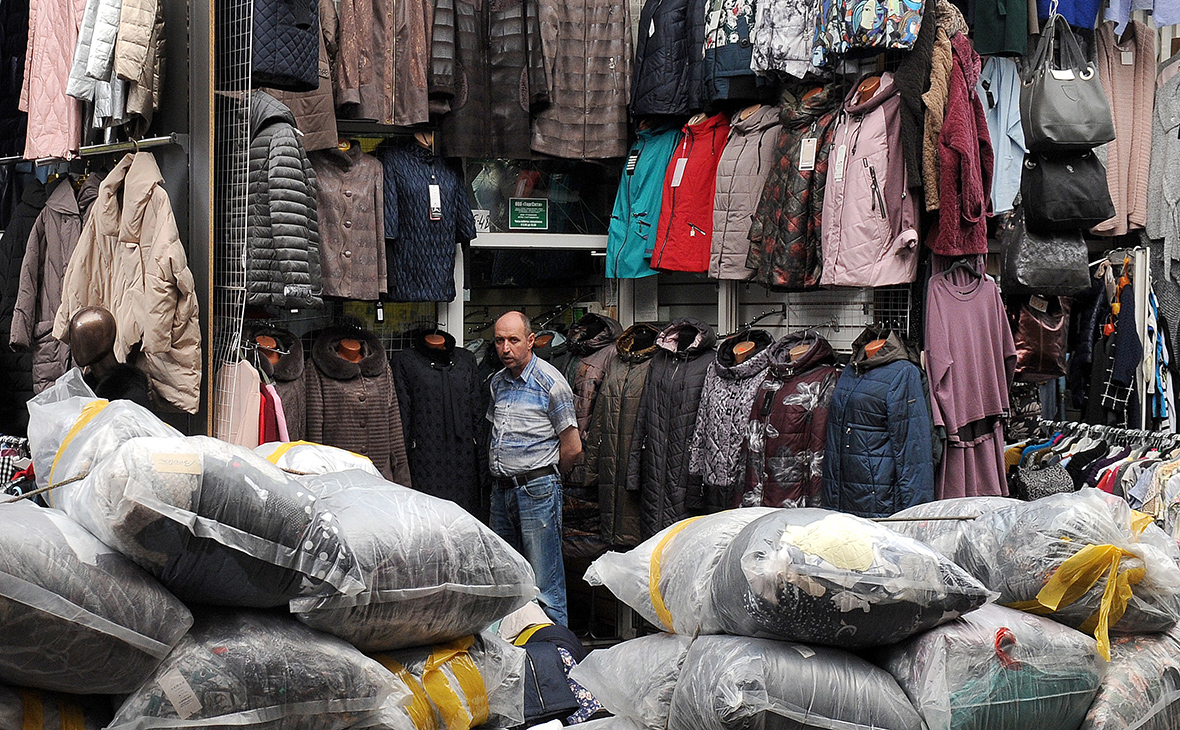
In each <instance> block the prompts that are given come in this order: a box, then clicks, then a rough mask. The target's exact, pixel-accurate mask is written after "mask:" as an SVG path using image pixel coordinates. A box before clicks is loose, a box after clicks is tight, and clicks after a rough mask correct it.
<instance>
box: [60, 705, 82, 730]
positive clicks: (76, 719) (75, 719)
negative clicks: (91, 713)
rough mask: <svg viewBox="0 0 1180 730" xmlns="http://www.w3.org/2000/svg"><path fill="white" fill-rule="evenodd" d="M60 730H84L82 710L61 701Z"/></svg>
mask: <svg viewBox="0 0 1180 730" xmlns="http://www.w3.org/2000/svg"><path fill="white" fill-rule="evenodd" d="M61 730H86V717H85V716H84V715H83V714H82V708H81V707H78V705H76V704H74V703H73V702H69V701H67V700H62V701H61Z"/></svg>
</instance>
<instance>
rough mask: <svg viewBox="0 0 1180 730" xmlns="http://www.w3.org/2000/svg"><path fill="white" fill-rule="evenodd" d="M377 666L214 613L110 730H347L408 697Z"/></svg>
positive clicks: (253, 620) (248, 619)
mask: <svg viewBox="0 0 1180 730" xmlns="http://www.w3.org/2000/svg"><path fill="white" fill-rule="evenodd" d="M390 679H391V678H390V675H389V672H388V671H386V670H385V669H384V668H383V667H382V666H381V665H380V664H378V663H377V662H376V661H375V660H373V659H370V658H369V657H366V656H365V655H364V654H361V653H360V652H359V651H358V650H357V649H355V648H354V647H352V646H349V645H348V644H346V643H344V642H343V641H341V640H339V639H336V638H334V637H331V636H326V635H324V634H321V633H319V632H317V631H312V630H311V629H309V628H307V627H306V626H304V625H302V624H300V623H299V622H298V621H295V620H294V619H292V618H290V617H287V616H283V615H282V614H279V613H263V612H258V611H232V612H231V611H210V612H209V613H207V614H204V615H201V616H199V617H198V618H197V621H196V623H195V624H194V625H193V628H192V630H190V631H189V633H188V634H187V635H186V636H185V637H184V639H183V640H181V642H180V643H179V644H178V645H177V646H176V648H175V649H174V650H173V651H172V653H171V654H169V655H168V658H167V659H165V660H164V662H163V663H162V664H161V665H160V666H159V668H158V669H157V670H156V671H155V673H153V674H152V675H151V676H150V677H149V678H148V679H147V681H145V682H144V683H143V684H142V686H140V687H139V688H138V689H136V690H135V691H134V692H132V693H131V694H130V696H128V697H127V698H126V699H125V700H124V702H123V704H122V706H121V707H120V708H119V710H118V712H116V713H115V719H114V720H113V721H112V722H111V724H110V726H109V728H108V730H154V729H156V728H201V729H202V730H211V729H214V728H250V729H251V730H343V729H344V728H347V727H351V726H353V725H355V724H356V723H357V722H360V721H361V720H362V719H363V718H365V717H366V716H368V715H371V714H372V713H374V712H376V711H377V710H378V709H379V708H381V707H382V706H383V705H384V703H386V702H394V703H398V702H401V703H405V702H407V701H408V700H409V692H408V690H406V689H405V688H404V687H401V686H399V685H398V684H397V683H396V682H392V681H390Z"/></svg>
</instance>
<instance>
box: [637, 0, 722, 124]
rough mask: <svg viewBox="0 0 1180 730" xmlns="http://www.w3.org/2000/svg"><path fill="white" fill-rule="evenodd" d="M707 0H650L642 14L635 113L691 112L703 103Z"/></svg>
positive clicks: (679, 113)
mask: <svg viewBox="0 0 1180 730" xmlns="http://www.w3.org/2000/svg"><path fill="white" fill-rule="evenodd" d="M708 4H709V3H708V0H646V2H644V4H643V11H642V12H641V13H640V14H639V36H638V38H637V40H636V44H635V77H634V80H633V81H632V84H631V113H632V114H634V115H636V116H646V115H657V114H659V115H662V114H676V115H683V114H691V113H692V112H695V111H699V110H700V109H702V108H704V105H705V100H704V91H705V89H704V77H703V74H704V61H705V57H704V48H705V11H706V10H707V7H708Z"/></svg>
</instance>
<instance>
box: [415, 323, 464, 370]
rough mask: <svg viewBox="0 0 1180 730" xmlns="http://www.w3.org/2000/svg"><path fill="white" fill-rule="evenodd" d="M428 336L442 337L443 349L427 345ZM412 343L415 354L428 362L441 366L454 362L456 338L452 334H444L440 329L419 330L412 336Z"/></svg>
mask: <svg viewBox="0 0 1180 730" xmlns="http://www.w3.org/2000/svg"><path fill="white" fill-rule="evenodd" d="M427 335H439V336H440V337H442V338H443V346H442V349H441V350H440V349H438V348H437V347H431V346H430V345H428V344H426V336H427ZM410 342H411V344H412V346H413V348H414V351H415V352H417V353H418V354H420V355H421V356H422V357H424V358H426V359H427V360H430V361H431V362H436V363H441V364H445V363H451V362H454V359H455V358H454V355H455V338H454V337H453V336H452V335H451V333H450V332H444V331H443V330H440V329H422V330H417V331H415V332H413V333H412V334H411V335H410Z"/></svg>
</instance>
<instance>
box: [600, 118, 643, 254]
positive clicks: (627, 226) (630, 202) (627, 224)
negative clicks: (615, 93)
mask: <svg viewBox="0 0 1180 730" xmlns="http://www.w3.org/2000/svg"><path fill="white" fill-rule="evenodd" d="M643 144H644V143H643V138H642V137H640V138H639V139H638V140H636V141H635V150H636V154H635V166H636V172H638V167H639V158H640V157H642V156H643ZM633 177H635V173H634V172H633V173H631V174H630V175H628V174H627V171H626V170H623V180H624V181H625V182H626V183H627V220H626V221H619V222H620V223H623V226H624V232H623V243H624V244H626V243H627V239H628V238H630V237H631V219H632V218H638V217H639V216H637V215H635V214H634V213H632V212H631V211H632V210H633V209H634V208H635V200H634V198H632V197H631V178H633ZM636 226H638V223H637V224H636ZM638 230H639V229H638V228H636V232H638ZM621 258H623V246H622V245H620V246H619V250H618V251H616V252H615V260H614V262H613V265H612V267H611V268H612V269H613V270H614V273H615V276H618V274H619V259H621ZM608 275H609V272H608Z"/></svg>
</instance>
